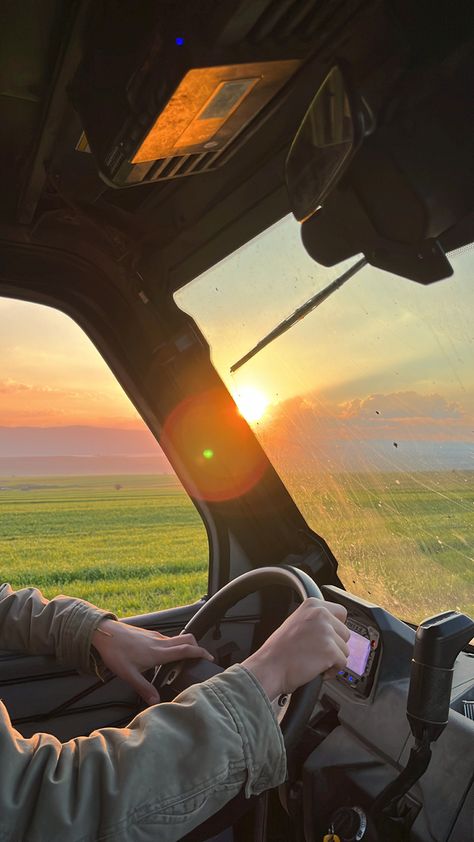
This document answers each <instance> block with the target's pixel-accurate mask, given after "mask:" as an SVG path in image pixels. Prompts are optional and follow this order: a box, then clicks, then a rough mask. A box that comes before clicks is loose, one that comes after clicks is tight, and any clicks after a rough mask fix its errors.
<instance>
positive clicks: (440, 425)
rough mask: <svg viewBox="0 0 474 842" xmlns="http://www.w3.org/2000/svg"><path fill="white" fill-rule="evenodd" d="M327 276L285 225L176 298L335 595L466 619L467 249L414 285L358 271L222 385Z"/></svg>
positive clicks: (471, 486) (471, 528) (471, 576)
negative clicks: (330, 559) (329, 575)
mask: <svg viewBox="0 0 474 842" xmlns="http://www.w3.org/2000/svg"><path fill="white" fill-rule="evenodd" d="M355 260H356V258H354V260H352V261H348V262H346V263H344V264H340V265H339V266H337V267H334V268H331V269H325V268H323V267H320V266H318V265H317V264H315V263H314V262H313V261H312V260H311V259H310V258H309V257H308V256H307V255H306V253H305V251H304V249H303V247H302V245H301V242H300V235H299V225H298V224H297V223H296V222H295V221H294V220H293V219H292V218H286V219H284V220H282V221H281V222H280V223H278V224H277V225H275V226H273V227H272V228H270V229H268V230H267V231H265V232H264V233H263V234H261V235H260V236H259V237H257V238H256V239H255V240H253V241H252V242H251V243H249V244H247V245H246V246H245V247H243V248H242V249H240V250H239V251H237V252H235V253H234V254H233V255H231V256H230V257H229V258H227V259H226V260H225V261H223V262H222V263H220V264H218V265H217V266H215V267H213V268H212V269H211V270H209V271H208V272H206V273H205V274H204V275H202V276H201V277H200V278H197V279H196V280H195V281H193V282H192V283H191V284H189V285H188V286H186V287H184V288H183V289H182V290H180V291H179V292H178V293H177V294H176V301H177V303H178V305H179V306H180V307H181V308H182V309H183V310H185V311H186V312H188V313H190V314H191V315H192V316H193V317H194V318H195V320H196V321H197V323H198V324H199V326H200V328H201V330H202V331H203V333H204V335H205V336H206V338H207V340H208V341H209V344H210V346H211V352H212V359H213V363H214V365H215V366H216V368H217V370H218V371H219V373H220V375H221V377H222V378H223V380H224V382H225V383H226V385H227V386H228V388H229V390H230V391H231V392H232V394H233V396H234V398H235V400H236V402H237V404H238V406H239V408H240V410H241V412H242V414H243V415H244V416H245V417H246V418H247V420H248V421H249V423H250V424H251V425H252V427H253V429H254V431H255V434H256V435H257V437H258V439H259V441H260V443H261V445H262V446H263V447H264V449H265V451H266V452H267V454H268V456H269V458H270V459H271V461H272V462H273V464H274V466H275V468H276V469H277V471H278V472H279V474H280V476H281V477H282V479H283V481H284V483H285V485H286V486H287V488H288V489H289V491H290V493H291V494H292V496H293V497H294V499H295V501H296V503H297V504H298V506H299V508H300V509H301V511H302V513H303V514H304V516H305V518H306V520H307V522H308V524H309V525H310V526H311V527H312V528H313V529H314V530H315V531H316V532H318V533H319V534H320V535H322V536H323V537H324V538H325V539H326V541H328V543H329V545H330V547H331V549H332V550H333V552H334V554H335V555H336V557H337V559H338V561H339V575H340V577H341V579H342V581H343V582H344V585H345V587H346V588H347V589H348V590H349V591H352V592H353V593H356V594H358V595H360V596H362V597H364V598H365V599H368V600H369V601H372V602H376V603H378V604H380V605H382V606H383V607H385V608H387V609H388V610H390V611H392V612H393V613H395V614H397V615H398V616H400V617H403V618H404V619H406V620H407V621H413V622H419V621H420V620H421V619H422V618H423V617H426V616H428V615H430V614H434V613H436V612H438V611H442V610H448V609H457V610H462V611H466V612H467V613H470V614H474V563H473V561H474V559H473V546H474V365H473V363H474V336H473V319H472V313H473V312H474V284H473V283H472V277H471V276H472V270H473V268H474V266H473V264H474V251H468V250H465V251H464V253H461V254H458V255H456V256H453V257H452V263H453V267H454V270H455V273H454V276H453V277H452V278H448V279H447V280H444V281H441V282H439V283H436V284H432V285H430V286H428V287H423V286H421V285H419V284H416V283H414V282H412V281H408V280H405V279H403V278H399V277H396V276H394V275H390V274H388V273H386V272H382V271H380V270H377V269H374V268H372V267H369V266H367V267H365V268H364V269H362V271H361V272H360V273H359V274H358V275H356V276H355V277H354V278H352V279H351V280H350V281H349V282H348V283H347V284H346V286H344V288H342V289H341V290H339V291H337V292H336V293H334V295H332V297H331V298H330V299H328V300H327V301H325V302H324V303H323V304H322V305H321V306H320V307H319V308H318V309H317V310H315V311H314V312H312V313H310V314H309V315H308V316H306V318H305V319H303V320H301V321H300V322H298V323H297V324H296V325H295V326H293V327H292V328H291V329H290V330H289V331H288V332H287V333H285V334H284V335H283V336H281V337H279V338H278V339H277V340H275V341H274V342H273V343H272V344H270V345H269V346H268V347H266V348H265V349H264V350H262V351H261V352H260V353H259V354H258V355H257V356H255V357H254V358H252V359H251V360H250V361H249V362H248V363H246V364H245V365H244V366H243V367H242V368H240V369H239V370H238V371H236V372H235V374H230V367H231V365H232V364H233V363H234V362H235V361H236V360H238V359H239V358H240V357H242V356H243V355H244V354H245V353H246V352H247V351H248V350H249V349H250V348H251V347H253V346H254V345H255V344H256V343H257V342H258V340H259V339H261V338H262V337H263V336H264V335H265V334H266V333H268V332H269V331H270V330H271V329H272V328H273V327H274V326H275V325H276V324H277V323H278V322H279V321H281V320H282V319H283V318H285V317H286V316H288V315H289V314H291V313H292V311H293V310H294V309H296V307H298V306H300V305H301V304H303V303H304V302H305V301H306V300H307V299H308V298H310V297H311V296H312V295H314V293H315V292H317V291H318V290H319V289H321V288H322V287H324V286H325V285H326V284H327V283H329V282H330V281H332V280H334V279H335V278H336V277H337V276H338V275H339V274H341V272H342V271H344V270H345V269H347V268H348V266H349V265H351V263H353V262H355Z"/></svg>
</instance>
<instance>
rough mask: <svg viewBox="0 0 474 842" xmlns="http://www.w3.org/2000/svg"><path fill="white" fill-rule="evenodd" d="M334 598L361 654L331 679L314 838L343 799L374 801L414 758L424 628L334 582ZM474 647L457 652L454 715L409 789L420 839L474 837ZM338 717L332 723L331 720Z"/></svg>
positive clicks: (319, 715) (309, 818) (312, 773)
mask: <svg viewBox="0 0 474 842" xmlns="http://www.w3.org/2000/svg"><path fill="white" fill-rule="evenodd" d="M322 591H323V594H324V597H325V599H327V600H328V601H331V602H338V603H339V604H341V605H344V607H345V608H346V609H347V612H348V620H347V625H348V627H349V629H350V631H351V640H350V644H349V645H350V649H351V656H350V658H349V662H348V665H347V667H346V669H345V670H341V671H340V673H339V674H338V675H337V676H336V678H335V679H331V680H327V681H325V682H324V683H323V688H322V691H321V695H320V701H319V704H318V708H317V710H316V711H315V714H314V717H313V721H312V729H313V731H314V732H318V733H319V734H320V741H319V744H318V745H317V746H316V747H315V748H313V749H312V750H311V751H310V752H309V754H308V756H307V757H306V760H305V762H304V764H303V802H304V803H303V811H304V827H305V838H306V840H307V842H313V840H314V842H319V840H320V839H322V838H323V836H324V834H325V833H327V830H328V817H330V815H332V813H333V812H334V810H335V809H337V808H339V807H341V806H358V807H361V808H362V809H368V808H369V807H370V806H371V804H372V803H373V801H374V800H375V798H376V797H377V795H378V794H379V793H380V792H381V791H382V790H383V789H384V787H385V786H386V785H387V784H388V783H389V782H390V781H391V780H393V779H394V778H396V777H397V776H398V774H399V773H400V771H401V770H402V769H403V768H404V767H405V765H406V763H407V761H408V757H409V753H410V749H411V747H412V745H413V737H412V735H411V731H410V727H409V723H408V720H407V717H406V704H407V696H408V688H409V680H410V670H411V658H412V652H413V645H414V640H415V631H414V630H413V629H412V628H411V627H409V626H408V625H406V624H405V623H403V622H401V621H400V620H398V619H397V618H396V617H394V616H393V615H391V614H390V613H389V612H387V611H385V610H384V609H383V608H380V607H379V606H377V605H373V604H371V603H368V602H365V601H364V600H362V599H361V598H359V597H356V596H354V595H352V594H349V593H347V592H346V591H343V590H341V589H339V588H336V587H333V586H325V587H323V588H322ZM469 700H474V657H473V656H472V655H470V654H468V653H461V654H460V655H459V657H458V659H457V661H456V664H455V670H454V679H453V687H452V693H451V710H450V718H449V723H448V725H447V727H446V729H445V730H444V732H443V733H442V735H441V736H440V738H439V739H438V740H437V741H436V742H435V743H433V745H432V749H433V754H432V759H431V762H430V764H429V766H428V769H427V771H426V772H425V774H424V775H423V776H422V777H421V778H420V780H419V781H418V782H417V783H416V784H415V786H414V787H412V789H411V790H410V793H409V795H408V796H406V809H407V811H410V815H411V817H412V822H413V823H412V829H411V834H410V837H409V838H410V842H469V840H474V721H473V720H472V719H470V718H469V717H468V716H466V715H463V714H464V711H465V710H467V707H466V706H465V702H466V701H469ZM328 723H329V724H328Z"/></svg>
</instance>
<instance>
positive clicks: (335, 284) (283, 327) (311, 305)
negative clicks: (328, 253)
mask: <svg viewBox="0 0 474 842" xmlns="http://www.w3.org/2000/svg"><path fill="white" fill-rule="evenodd" d="M366 265H367V260H366V259H365V257H364V258H362V260H358V261H357V263H354V265H353V266H351V267H350V269H348V270H347V272H344V273H343V274H342V275H339V277H338V278H336V280H335V281H332V283H330V284H328V286H327V287H324V289H322V290H321V291H320V292H317V293H316V295H313V297H312V298H310V299H309V301H306V303H305V304H302V305H301V307H298V309H297V310H295V312H294V313H292V314H291V316H287V318H286V319H283V321H282V322H280V324H279V325H277V326H276V327H274V328H273V330H271V331H270V333H267V335H266V336H264V337H263V339H260V341H259V342H257V344H256V345H254V347H253V348H251V350H250V351H248V352H247V353H246V354H244V356H243V357H241V358H240V360H237V362H236V363H234V364H233V365H231V367H230V371H231V374H232V373H233V372H234V371H237V369H238V368H240V367H241V366H242V365H244V363H246V362H248V361H249V360H251V359H252V357H254V356H255V354H258V352H259V351H261V350H262V348H265V347H266V346H267V345H269V344H270V342H273V340H274V339H276V338H277V337H278V336H281V335H282V333H285V331H287V330H289V328H290V327H292V326H293V325H294V324H295V323H296V322H299V321H300V319H303V318H304V317H305V316H307V315H308V313H311V311H312V310H314V309H315V308H316V307H319V305H320V304H322V303H323V301H326V298H329V296H330V295H332V293H333V292H336V290H337V289H340V287H342V285H343V284H345V283H346V281H348V280H349V278H352V277H353V276H354V275H356V274H357V272H360V270H361V269H362V268H363V267H364V266H366Z"/></svg>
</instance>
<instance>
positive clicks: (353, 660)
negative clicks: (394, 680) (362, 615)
mask: <svg viewBox="0 0 474 842" xmlns="http://www.w3.org/2000/svg"><path fill="white" fill-rule="evenodd" d="M346 625H347V627H348V629H349V631H350V633H351V636H350V638H349V643H348V645H349V650H350V655H349V658H348V661H347V665H346V667H345V669H343V670H339V672H338V674H337V679H338V681H341V682H342V683H343V684H345V685H346V687H349V688H351V690H353V691H354V692H356V693H357V695H360V696H364V697H366V696H368V695H369V693H370V691H371V689H372V685H373V681H374V675H375V670H376V666H377V661H378V655H379V645H380V634H379V631H378V629H376V628H375V626H371V625H366V624H365V623H364V622H363V620H360V619H359V618H354V617H351V616H349V617H348V618H347V622H346Z"/></svg>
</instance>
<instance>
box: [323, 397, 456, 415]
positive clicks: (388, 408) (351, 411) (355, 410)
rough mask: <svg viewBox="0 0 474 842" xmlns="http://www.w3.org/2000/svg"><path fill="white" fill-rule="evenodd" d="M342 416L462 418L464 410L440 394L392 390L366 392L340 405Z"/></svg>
mask: <svg viewBox="0 0 474 842" xmlns="http://www.w3.org/2000/svg"><path fill="white" fill-rule="evenodd" d="M338 414H339V415H340V417H342V418H360V419H366V418H374V416H377V415H379V416H381V418H400V419H402V418H413V419H415V418H426V419H429V420H430V421H431V420H435V419H442V418H445V419H456V420H457V419H461V418H462V417H463V415H464V413H463V412H462V410H461V407H460V405H459V404H458V403H455V402H450V401H447V400H446V398H443V397H442V395H438V394H433V395H422V394H420V393H419V392H391V393H389V394H387V395H383V394H376V395H369V396H368V397H366V398H363V399H360V398H356V399H355V400H352V401H348V402H346V403H343V404H340V405H339V413H338Z"/></svg>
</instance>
